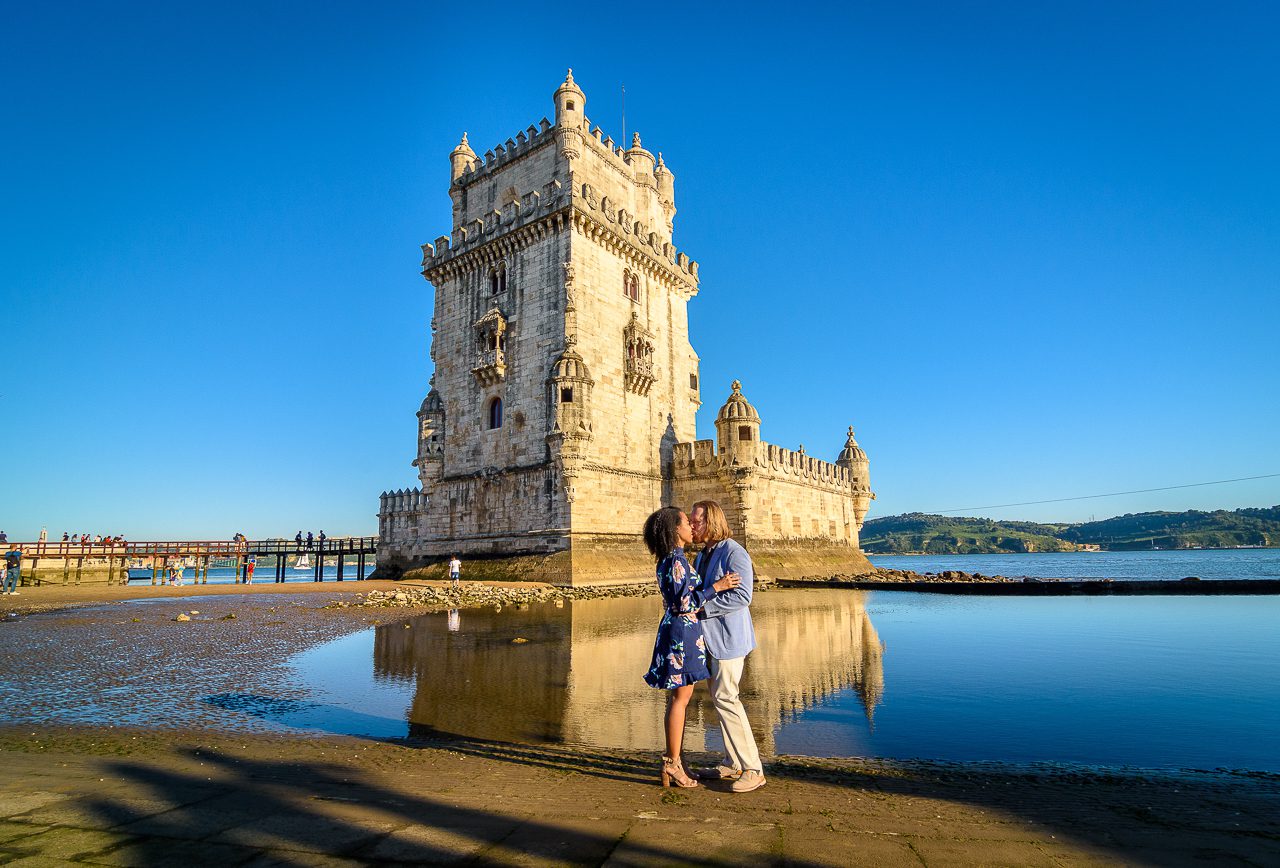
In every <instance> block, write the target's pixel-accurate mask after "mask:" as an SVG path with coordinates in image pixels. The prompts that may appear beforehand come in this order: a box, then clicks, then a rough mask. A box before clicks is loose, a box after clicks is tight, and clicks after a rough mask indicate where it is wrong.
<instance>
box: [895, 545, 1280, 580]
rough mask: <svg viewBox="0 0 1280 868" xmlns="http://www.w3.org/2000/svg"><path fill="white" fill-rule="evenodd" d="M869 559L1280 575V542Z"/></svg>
mask: <svg viewBox="0 0 1280 868" xmlns="http://www.w3.org/2000/svg"><path fill="white" fill-rule="evenodd" d="M870 559H871V563H873V564H875V565H876V566H878V567H885V568H887V569H895V570H915V571H916V572H917V573H926V572H933V573H936V572H941V571H942V570H964V571H965V572H967V573H982V574H983V575H987V576H1034V577H1037V578H1042V579H1115V580H1117V581H1125V580H1134V579H1169V580H1177V579H1181V578H1185V577H1186V576H1198V577H1200V578H1202V579H1280V548H1269V549H1182V550H1175V551H1134V552H1037V553H1034V554H1001V555H871V556H870Z"/></svg>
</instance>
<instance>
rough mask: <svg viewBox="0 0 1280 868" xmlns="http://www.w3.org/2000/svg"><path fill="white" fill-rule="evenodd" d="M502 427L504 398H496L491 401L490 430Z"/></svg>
mask: <svg viewBox="0 0 1280 868" xmlns="http://www.w3.org/2000/svg"><path fill="white" fill-rule="evenodd" d="M501 427H502V399H501V398H494V399H493V400H492V401H491V402H490V403H489V430H491V431H492V430H493V429H495V428H501Z"/></svg>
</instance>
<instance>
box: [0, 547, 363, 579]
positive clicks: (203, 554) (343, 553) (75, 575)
mask: <svg viewBox="0 0 1280 868" xmlns="http://www.w3.org/2000/svg"><path fill="white" fill-rule="evenodd" d="M15 548H17V549H21V550H22V558H23V568H22V573H23V577H24V578H26V577H27V576H30V577H31V579H32V581H34V582H36V583H38V584H43V583H44V582H46V581H48V579H46V578H44V577H42V576H41V575H40V574H39V572H38V570H39V568H40V562H41V561H42V560H44V561H46V562H50V561H53V562H61V565H62V570H61V572H62V583H63V584H71V583H74V584H77V585H78V584H80V580H81V577H82V575H83V574H84V572H85V568H86V567H88V568H89V569H90V570H91V571H92V572H101V570H102V568H103V567H104V566H105V568H106V571H107V583H108V584H115V583H119V584H127V583H128V581H129V563H130V562H132V561H137V562H144V561H150V565H151V583H152V584H155V583H156V581H157V579H158V578H159V575H160V572H161V571H162V570H164V569H165V568H166V567H167V566H168V565H169V563H170V562H172V561H182V562H186V561H187V560H188V559H194V560H195V581H196V582H197V583H200V584H203V583H205V582H207V581H208V578H209V565H210V561H214V560H217V561H230V562H231V564H230V565H232V566H234V567H235V570H236V575H237V576H238V577H239V578H240V579H241V580H244V579H245V578H246V577H247V575H248V563H249V557H250V556H253V557H255V558H258V557H274V558H275V581H277V582H283V581H284V579H285V576H286V575H287V574H288V569H289V567H288V562H289V558H290V557H294V558H298V557H302V556H304V555H305V556H307V557H309V558H314V565H313V566H312V577H313V581H317V582H319V581H323V577H324V564H325V561H326V560H328V559H330V558H332V559H334V560H336V563H337V572H338V575H337V579H338V581H340V582H341V581H343V578H344V577H343V567H344V566H345V562H346V559H347V558H348V557H355V558H356V576H355V577H356V578H357V579H361V578H363V577H364V568H365V558H366V556H368V555H377V553H378V538H377V537H376V536H342V537H329V538H327V539H325V541H324V542H323V543H321V542H320V540H314V541H313V542H311V543H307V542H306V541H303V542H301V543H299V542H297V541H296V540H289V539H264V540H244V541H241V542H232V541H227V540H147V541H141V542H133V541H127V542H119V543H106V542H102V543H92V542H61V541H58V540H46V541H44V542H16V543H15V542H10V543H7V544H0V551H10V550H12V549H15ZM73 564H74V567H73Z"/></svg>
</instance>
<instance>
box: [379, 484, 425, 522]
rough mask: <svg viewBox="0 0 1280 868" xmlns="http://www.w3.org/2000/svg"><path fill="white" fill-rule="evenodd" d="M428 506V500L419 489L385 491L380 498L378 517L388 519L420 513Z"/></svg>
mask: <svg viewBox="0 0 1280 868" xmlns="http://www.w3.org/2000/svg"><path fill="white" fill-rule="evenodd" d="M426 505H427V499H426V497H425V496H424V495H423V494H422V491H421V490H420V489H417V488H401V489H399V490H398V491H384V492H382V496H381V497H380V498H379V509H378V515H379V516H381V517H383V518H387V517H389V516H392V515H401V514H404V513H415V512H419V511H420V510H421V509H422V508H423V507H425V506H426Z"/></svg>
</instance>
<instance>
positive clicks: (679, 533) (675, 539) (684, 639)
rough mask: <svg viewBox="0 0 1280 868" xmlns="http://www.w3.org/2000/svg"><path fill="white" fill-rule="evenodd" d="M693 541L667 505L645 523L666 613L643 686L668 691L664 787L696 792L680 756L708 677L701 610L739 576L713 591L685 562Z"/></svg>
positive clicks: (680, 517)
mask: <svg viewBox="0 0 1280 868" xmlns="http://www.w3.org/2000/svg"><path fill="white" fill-rule="evenodd" d="M691 542H693V529H692V528H691V527H690V526H689V517H688V516H686V515H685V514H684V513H683V512H681V511H680V510H678V509H676V508H675V507H674V506H664V507H663V508H662V509H660V510H658V511H657V512H655V513H654V514H653V515H651V516H649V518H648V519H647V520H646V521H645V523H644V544H645V545H646V546H648V547H649V551H650V552H651V553H652V554H653V556H654V558H655V559H656V560H657V561H658V590H659V591H660V592H661V593H662V604H663V607H664V612H663V615H662V622H661V623H660V624H658V638H657V640H656V641H655V642H654V646H653V664H652V665H651V666H650V667H649V671H648V672H646V673H645V676H644V680H645V683H646V684H648V685H649V686H650V687H657V688H659V689H662V690H666V691H667V713H666V718H665V722H666V733H667V752H666V754H665V755H664V756H663V757H662V785H663V786H664V787H668V786H671V784H672V783H673V782H674V783H675V785H676V786H678V787H696V786H697V785H698V782H697V781H695V780H694V779H693V778H691V777H689V775H688V774H686V773H685V770H684V764H683V762H681V758H680V754H681V750H682V749H683V746H684V718H685V711H686V710H687V709H688V707H689V698H690V697H691V696H693V685H694V684H696V683H697V682H699V681H701V680H703V679H704V678H710V677H711V672H710V671H709V670H708V669H707V649H706V645H705V644H704V643H703V641H702V624H701V623H699V621H698V610H699V609H701V608H702V605H703V603H704V602H705V601H706V600H707V598H708V597H710V596H712V595H713V594H718V593H720V592H721V591H727V590H729V589H730V588H733V587H735V586H736V585H737V584H738V581H739V579H738V577H737V576H736V575H727V576H725V577H724V578H722V579H721V580H720V581H718V582H716V583H715V584H714V585H712V586H711V587H709V588H706V587H703V586H702V584H701V580H700V579H699V578H698V574H697V573H696V572H694V571H693V568H692V567H690V566H689V562H688V561H687V560H685V556H684V547H685V546H687V545H688V544H689V543H691Z"/></svg>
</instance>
